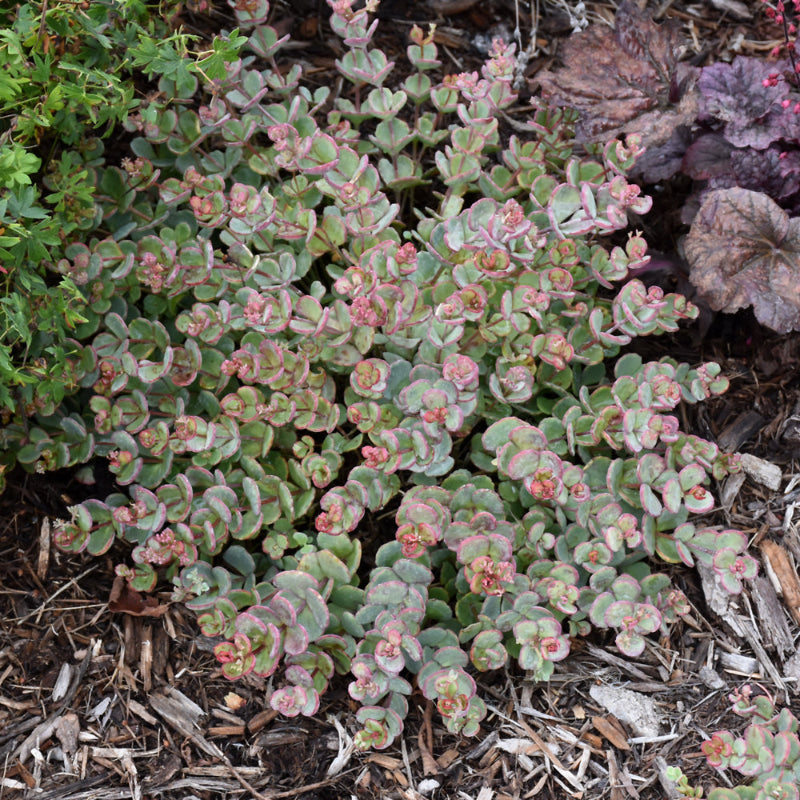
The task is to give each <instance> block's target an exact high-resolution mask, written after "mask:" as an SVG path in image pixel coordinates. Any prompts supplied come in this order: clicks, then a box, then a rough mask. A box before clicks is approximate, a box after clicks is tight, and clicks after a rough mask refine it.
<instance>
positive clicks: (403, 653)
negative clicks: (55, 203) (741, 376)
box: [3, 0, 755, 748]
mask: <svg viewBox="0 0 800 800" xmlns="http://www.w3.org/2000/svg"><path fill="white" fill-rule="evenodd" d="M330 5H331V7H332V11H333V14H332V17H331V25H332V27H333V30H334V31H335V32H336V33H337V34H339V35H340V36H341V37H342V38H343V39H344V44H345V51H344V54H343V55H342V56H341V58H339V60H338V61H337V62H336V66H337V69H338V71H339V73H340V74H341V76H342V77H343V79H345V80H346V81H347V82H349V84H350V85H351V90H350V91H349V92H344V93H342V94H340V95H338V96H331V93H330V92H329V90H328V89H327V88H326V87H321V88H317V89H316V90H314V91H311V90H310V89H308V88H306V87H305V86H304V85H303V84H302V83H301V78H302V71H301V68H300V66H299V65H298V64H293V65H292V66H291V68H290V69H288V70H286V69H282V68H279V65H278V63H277V61H276V57H277V55H278V53H279V52H280V49H281V47H282V45H283V44H285V41H286V39H285V37H284V38H281V37H279V35H278V33H277V32H276V31H275V30H274V29H273V28H272V27H271V26H270V25H268V24H267V23H266V18H267V13H268V4H267V3H266V0H260V2H259V3H257V4H254V3H248V4H246V5H245V4H240V5H235V6H234V10H235V13H236V15H237V17H238V21H239V24H240V26H241V29H243V30H246V31H248V34H247V36H246V37H244V36H241V35H239V34H238V32H233V33H231V34H230V36H229V37H228V39H227V41H226V42H223V43H222V44H220V45H219V49H220V51H222V50H225V52H229V51H230V49H231V48H232V47H236V48H241V47H244V48H245V52H247V53H248V54H247V55H244V56H243V57H242V58H241V59H222V60H220V59H218V60H216V61H210V62H209V63H208V64H207V65H206V68H205V72H206V73H207V78H206V79H205V81H204V83H203V84H202V85H200V86H198V85H197V82H196V81H195V80H194V78H193V76H191V75H190V76H189V77H190V78H191V80H189V79H185V76H183V77H182V74H181V73H180V71H175V73H174V74H173V76H172V77H162V79H161V82H160V86H161V89H162V93H161V94H160V95H158V97H157V98H156V99H154V100H152V101H151V102H150V103H149V104H144V105H143V106H142V107H141V109H140V111H139V112H138V113H137V114H135V115H133V116H131V117H130V118H129V120H128V122H127V125H128V127H129V129H130V130H131V131H132V132H134V133H138V134H139V135H138V136H137V137H136V138H135V139H134V142H133V150H134V153H135V157H134V158H130V159H126V160H125V161H124V162H123V164H122V167H121V168H119V169H117V168H113V167H111V168H108V169H107V170H106V171H105V172H104V173H103V176H102V184H101V185H102V186H103V187H104V191H105V192H106V194H107V209H106V223H105V224H106V226H107V229H108V231H109V235H108V236H107V237H105V238H97V239H94V240H92V241H91V242H89V243H75V244H73V245H72V246H71V247H70V248H69V251H68V258H66V259H64V260H63V261H62V262H61V263H60V264H59V265H58V268H59V270H60V271H61V272H62V273H63V274H64V275H68V276H69V277H70V278H71V279H72V280H73V281H74V282H75V283H76V284H77V285H80V286H82V287H83V291H84V292H85V294H86V298H87V311H86V316H87V322H85V323H83V324H82V325H80V326H79V327H78V329H77V331H76V342H80V354H81V355H80V358H77V359H74V360H73V361H71V362H70V364H69V369H70V370H72V372H73V373H74V378H75V382H76V384H78V385H80V387H82V388H81V393H80V394H79V395H76V396H75V397H74V398H71V399H68V400H67V401H66V402H65V403H63V404H62V405H60V406H57V407H56V406H55V405H53V406H52V407H47V408H43V409H41V410H40V413H39V415H38V416H37V418H36V419H35V421H34V423H33V424H30V425H29V426H28V427H25V426H23V425H22V424H11V425H9V426H7V427H6V428H5V429H4V431H3V442H4V445H5V447H6V448H8V449H10V450H13V449H17V450H18V459H19V461H20V462H21V463H23V464H25V465H27V466H28V467H29V468H31V469H53V468H57V467H63V466H68V465H73V464H80V463H84V462H88V461H90V459H92V458H102V459H106V460H107V462H108V465H109V468H110V470H111V472H112V473H113V474H114V476H115V478H116V483H117V485H118V486H119V489H120V491H118V492H115V493H114V494H112V495H110V496H109V497H106V498H105V499H104V500H100V499H96V500H90V501H88V502H86V503H83V504H81V505H80V506H78V507H76V508H75V509H74V510H73V519H72V520H71V521H70V522H66V523H64V524H62V525H61V526H60V527H59V529H58V531H57V533H56V541H57V543H58V545H59V546H60V547H62V548H64V549H66V550H69V551H74V552H80V551H87V552H89V553H91V554H94V555H99V554H101V553H104V552H106V551H107V550H108V549H109V548H110V547H111V545H112V544H113V543H114V541H116V540H119V541H123V542H127V543H129V544H130V545H132V546H133V549H132V557H131V563H129V564H126V565H120V566H119V567H118V568H117V572H118V574H119V575H124V576H125V577H126V578H127V579H128V580H129V581H130V583H131V585H132V586H133V587H134V588H135V589H138V590H140V591H149V590H151V589H152V588H153V587H154V586H155V585H156V581H157V580H158V578H159V576H165V577H166V578H168V579H169V580H171V581H172V583H173V585H174V587H175V590H174V597H175V599H176V600H182V601H185V602H186V604H187V605H188V606H189V607H190V608H192V609H194V610H196V611H197V613H198V614H199V624H200V627H201V629H202V630H203V632H204V633H205V634H207V635H209V636H216V637H221V639H220V642H219V644H218V645H217V646H216V651H215V652H216V655H217V659H218V661H219V662H220V664H221V668H222V671H223V673H224V674H225V675H226V676H228V677H229V678H232V679H234V678H238V677H240V676H242V675H245V674H252V675H256V676H261V677H268V676H271V685H272V686H273V687H274V689H273V690H272V694H271V699H270V702H271V704H272V707H273V708H275V709H277V710H278V711H280V712H281V713H282V714H285V715H288V716H292V715H296V714H306V715H308V714H314V713H315V712H316V710H317V708H318V706H319V698H320V695H321V694H322V693H323V692H324V691H325V689H326V687H327V686H328V683H329V681H330V680H331V677H332V676H333V674H334V673H335V672H338V673H340V674H349V675H350V677H351V682H350V684H349V692H350V695H351V697H352V698H353V699H354V700H356V701H357V702H358V703H360V704H361V708H360V710H359V711H358V713H357V715H356V716H357V719H358V721H359V723H360V725H361V729H360V731H359V732H358V733H357V735H356V743H357V745H358V746H359V747H364V748H366V747H370V746H372V747H377V748H382V747H386V746H388V745H389V744H390V743H391V742H392V741H393V740H394V739H395V737H397V735H398V734H399V733H400V731H401V730H402V727H403V720H404V718H405V717H406V714H407V712H408V702H409V701H408V697H409V695H410V694H411V691H412V682H413V683H414V684H415V685H416V686H417V687H418V689H419V690H420V691H421V692H422V694H423V695H424V697H426V698H428V699H429V700H430V701H431V702H433V703H435V704H436V706H437V708H438V709H439V712H440V713H441V715H442V717H443V719H444V721H445V723H446V725H447V728H448V729H449V730H450V731H452V732H454V733H463V734H465V735H470V734H474V733H475V732H476V731H477V730H478V727H479V725H480V722H481V719H482V718H483V717H484V715H485V713H486V708H485V705H484V703H483V701H482V700H481V699H480V697H479V696H478V695H477V694H476V682H475V677H474V674H475V670H478V671H483V670H491V669H497V668H499V667H501V666H503V665H504V664H506V663H507V662H508V661H509V659H510V658H511V659H514V660H516V661H518V663H519V664H520V665H521V666H522V667H523V668H524V669H525V670H528V671H529V673H530V675H531V677H532V678H534V679H537V680H545V679H547V678H548V677H549V676H550V675H551V673H552V671H553V667H554V663H555V662H557V661H559V660H561V659H563V658H565V657H566V656H567V654H568V652H569V649H570V642H571V639H572V637H575V636H581V635H585V634H587V633H588V632H590V631H591V630H592V629H593V628H599V629H602V630H608V631H610V632H611V634H612V636H613V637H615V638H616V643H617V646H618V647H619V648H620V649H621V651H622V652H623V653H625V654H627V655H630V656H635V655H637V654H639V653H641V652H642V649H643V648H644V647H645V643H646V637H647V636H648V635H649V634H651V633H653V632H656V631H660V632H666V631H667V630H668V628H669V626H670V624H671V623H673V622H674V621H675V620H676V619H678V618H679V617H680V616H681V615H684V614H686V613H687V612H688V604H687V601H686V598H685V597H684V596H683V595H682V594H681V592H680V591H678V590H676V589H674V588H673V587H672V586H671V585H670V582H669V580H668V578H667V577H666V576H664V575H661V574H650V569H649V566H648V558H659V559H661V560H663V561H666V562H669V563H680V562H683V563H684V564H687V565H690V566H691V565H693V564H694V563H695V562H696V561H701V562H704V563H707V564H709V565H711V566H712V567H713V568H714V569H715V570H716V571H717V572H718V574H719V576H720V582H721V584H722V585H723V586H725V587H726V588H727V589H728V590H729V591H731V592H734V593H735V592H738V591H739V590H740V588H741V581H742V579H746V578H748V577H751V576H752V575H753V574H754V573H755V562H754V561H753V559H752V558H751V557H750V556H748V555H746V554H745V547H746V540H745V537H744V536H743V535H742V534H741V533H739V532H737V531H719V530H716V529H711V528H708V527H704V526H702V524H700V523H698V521H697V520H694V518H693V515H695V514H700V513H704V512H707V511H710V510H711V509H712V508H713V506H714V501H713V498H712V495H711V491H710V483H711V480H712V479H720V478H723V477H724V476H725V475H727V474H729V473H730V472H733V471H736V470H737V469H738V465H737V463H736V459H735V458H734V457H732V456H728V455H724V454H721V453H720V452H719V451H718V449H717V447H716V446H715V445H713V444H711V443H709V442H706V441H704V440H702V439H700V438H698V437H696V436H691V435H687V434H685V433H683V432H681V430H680V428H679V424H678V419H677V417H676V416H675V414H674V413H673V412H674V409H675V408H676V406H677V405H678V404H679V403H681V402H690V403H694V402H698V401H701V400H703V399H704V398H706V397H708V396H709V395H711V394H716V393H719V392H722V391H724V390H725V388H726V386H727V381H726V380H725V378H724V377H722V376H721V375H720V368H719V367H718V366H717V365H716V364H704V365H700V366H696V367H690V366H689V365H687V364H679V363H676V362H674V361H673V360H671V359H669V358H664V359H662V360H661V361H658V362H649V363H644V362H643V360H642V359H641V358H640V357H639V356H637V355H633V354H630V353H628V354H626V355H623V356H621V357H618V356H619V355H620V350H621V348H623V347H624V346H625V345H627V344H629V343H630V342H631V340H632V339H633V338H634V337H637V336H643V335H649V334H659V333H662V332H664V331H674V330H675V329H676V328H677V326H678V325H679V323H680V322H681V321H682V320H684V319H691V318H693V317H694V316H695V315H696V309H695V308H694V307H693V306H692V305H691V304H690V303H689V302H687V301H686V300H685V298H683V297H681V296H678V295H674V294H664V293H663V292H662V291H660V290H659V289H657V288H651V289H648V288H646V287H645V286H644V285H643V284H642V283H641V282H640V281H639V280H635V279H634V280H627V281H626V276H627V273H628V270H629V269H630V268H636V267H640V266H642V265H644V264H645V263H646V262H647V259H648V256H647V255H646V245H645V242H644V241H643V240H642V238H641V237H640V236H639V235H637V234H631V235H630V236H629V237H628V240H627V244H626V245H625V246H624V247H622V246H618V247H613V248H612V249H610V250H608V249H606V248H605V247H604V246H603V245H602V244H601V242H600V237H601V236H602V235H604V234H608V233H611V232H614V231H620V230H623V229H624V228H625V227H626V226H627V212H628V210H629V209H633V210H635V211H636V212H637V213H644V212H646V211H647V210H648V208H649V207H650V200H649V199H648V198H646V197H644V196H643V195H642V194H641V192H640V191H639V189H638V187H636V186H635V185H632V184H630V183H629V182H628V181H627V180H626V178H625V171H626V170H628V169H630V168H631V166H632V165H633V163H634V161H635V158H636V156H637V155H638V153H639V152H640V151H639V148H638V147H637V143H636V140H635V139H632V140H631V141H630V142H629V145H628V146H627V147H626V146H623V145H622V144H621V143H620V142H619V141H611V142H609V143H608V144H607V145H606V146H605V147H602V148H601V147H590V148H589V152H588V154H587V153H585V152H584V153H582V154H579V153H578V152H577V151H576V150H575V149H574V121H575V116H574V115H573V114H571V113H567V112H563V111H559V110H550V109H547V108H546V107H544V106H540V107H539V106H537V110H536V111H535V113H534V114H533V115H532V117H531V119H530V120H529V123H528V126H527V127H528V133H527V134H526V135H524V136H517V135H514V136H511V138H510V139H509V140H508V141H505V140H504V139H503V138H501V135H500V132H499V125H498V117H499V116H500V113H501V112H502V111H503V110H504V109H507V108H508V107H509V106H511V105H512V104H513V103H514V102H515V99H516V95H515V92H514V90H513V88H512V83H513V76H514V66H515V57H514V47H513V45H507V44H505V43H503V42H501V41H497V42H495V44H494V46H493V50H492V53H491V57H490V59H489V61H488V62H487V63H486V65H485V66H484V67H483V68H482V70H481V72H480V73H478V72H474V73H468V74H461V75H454V76H448V77H445V78H444V80H443V81H441V82H439V83H436V82H434V81H433V80H432V79H431V78H430V77H429V76H428V74H427V73H428V72H429V71H430V70H432V69H434V68H436V67H439V66H440V64H439V61H438V59H437V50H436V46H435V44H434V43H433V37H432V34H431V33H427V34H426V33H424V32H423V31H422V30H420V29H418V28H414V30H413V31H412V34H411V43H410V44H409V46H408V50H407V53H408V58H409V61H410V63H411V66H412V70H411V74H410V75H409V76H408V77H407V78H406V79H405V80H403V81H402V82H401V83H400V84H399V86H398V87H396V88H394V89H391V88H389V87H388V86H386V85H385V84H386V81H387V78H388V76H389V75H390V74H391V70H392V67H393V65H392V63H390V62H389V61H388V59H387V57H386V56H385V54H384V53H382V52H381V51H380V50H378V49H377V48H375V47H374V46H373V44H372V37H373V34H374V31H375V26H376V22H375V21H374V20H373V19H372V18H371V12H372V11H374V7H375V6H376V5H377V3H374V2H373V3H369V4H367V8H365V9H361V10H355V9H354V8H353V7H352V5H351V3H350V2H349V0H335V2H334V1H333V0H331V3H330ZM216 48H217V45H216V44H215V51H216ZM209 58H210V57H209ZM198 93H199V94H198ZM196 96H199V97H200V98H201V102H200V103H197V104H195V103H194V98H195V97H196ZM164 97H170V98H176V99H175V100H174V101H171V102H169V103H166V102H165V101H164V100H163V99H159V98H164ZM401 208H405V209H406V210H405V212H404V213H401ZM612 360H613V362H612ZM611 363H613V368H612V367H611V366H609V365H610V364H611ZM85 408H89V409H90V411H89V412H85V411H84V412H81V411H80V410H79V409H85ZM367 531H369V532H370V538H371V539H372V540H375V539H377V541H378V543H379V545H380V546H379V547H378V548H377V550H376V552H374V553H370V561H371V562H372V563H374V565H375V566H374V567H373V568H372V569H371V570H370V571H368V572H367V571H366V570H365V569H363V565H362V547H363V544H362V543H363V542H364V541H365V539H366V536H365V534H366V533H367Z"/></svg>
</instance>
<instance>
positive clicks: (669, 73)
mask: <svg viewBox="0 0 800 800" xmlns="http://www.w3.org/2000/svg"><path fill="white" fill-rule="evenodd" d="M679 50H680V39H679V34H678V27H677V26H675V25H673V24H671V23H665V24H663V25H657V24H656V23H655V22H653V20H652V19H651V18H650V17H649V15H647V14H646V13H645V12H643V11H640V10H639V8H638V7H637V6H636V4H635V3H633V2H630V0H623V2H622V3H621V4H620V7H619V10H618V11H617V17H616V21H615V28H614V29H613V30H612V29H611V28H609V27H607V26H606V25H593V26H591V27H590V28H587V30H585V31H583V32H582V33H579V34H576V35H573V36H570V37H569V39H567V41H566V42H565V43H564V46H563V54H562V55H563V61H564V67H563V68H562V69H559V70H556V71H555V72H551V71H545V72H542V73H540V74H539V75H538V76H537V78H538V80H539V81H540V83H541V85H542V92H543V95H544V98H545V99H546V100H547V101H548V102H550V103H553V104H556V105H560V106H569V107H571V108H575V109H577V110H578V111H579V112H580V119H579V121H578V126H577V129H576V134H577V137H578V139H579V140H580V141H597V140H600V139H608V138H609V137H611V136H618V135H620V134H623V133H638V134H641V136H642V141H643V143H644V144H645V145H646V146H654V145H658V144H662V143H663V142H666V141H667V140H668V139H669V138H670V136H671V135H672V133H673V131H674V130H675V129H676V128H677V127H678V126H679V125H681V124H690V123H691V122H692V121H693V120H694V119H695V117H696V115H697V105H698V100H697V94H696V91H695V89H694V83H695V79H696V75H697V70H694V69H692V68H691V67H688V66H686V65H683V64H679V63H678V53H679Z"/></svg>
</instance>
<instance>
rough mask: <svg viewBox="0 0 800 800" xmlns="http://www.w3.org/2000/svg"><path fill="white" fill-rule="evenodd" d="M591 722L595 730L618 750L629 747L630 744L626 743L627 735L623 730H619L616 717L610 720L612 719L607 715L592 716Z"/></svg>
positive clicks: (628, 748)
mask: <svg viewBox="0 0 800 800" xmlns="http://www.w3.org/2000/svg"><path fill="white" fill-rule="evenodd" d="M615 723H616V724H615ZM592 724H593V725H594V727H595V729H596V730H597V732H598V733H599V734H600V735H601V736H602V737H603V738H604V739H607V740H608V741H609V742H610V743H611V744H612V745H613V746H614V747H616V748H617V749H618V750H630V749H631V746H630V745H629V744H628V737H627V736H626V735H625V732H624V731H623V730H621V726H620V724H619V722H617V720H616V719H614V720H613V721H612V719H609V718H607V717H592Z"/></svg>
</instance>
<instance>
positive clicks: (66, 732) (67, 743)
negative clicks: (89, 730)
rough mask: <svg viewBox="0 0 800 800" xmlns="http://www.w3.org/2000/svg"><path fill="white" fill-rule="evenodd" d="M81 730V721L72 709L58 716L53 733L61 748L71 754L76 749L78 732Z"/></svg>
mask: <svg viewBox="0 0 800 800" xmlns="http://www.w3.org/2000/svg"><path fill="white" fill-rule="evenodd" d="M80 732H81V723H80V720H79V719H78V715H77V714H76V713H75V712H74V711H67V713H66V714H64V716H62V717H59V718H58V720H57V722H56V725H55V728H54V733H55V735H56V736H57V737H58V741H59V742H61V749H62V750H63V751H64V752H65V753H66V754H67V755H72V754H73V753H74V752H75V751H76V750H77V749H78V734H79V733H80Z"/></svg>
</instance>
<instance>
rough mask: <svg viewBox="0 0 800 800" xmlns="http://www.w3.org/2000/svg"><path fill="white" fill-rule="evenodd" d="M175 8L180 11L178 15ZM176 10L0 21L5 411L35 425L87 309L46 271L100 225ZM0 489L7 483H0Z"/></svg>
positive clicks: (43, 9)
mask: <svg viewBox="0 0 800 800" xmlns="http://www.w3.org/2000/svg"><path fill="white" fill-rule="evenodd" d="M172 5H174V4H172ZM174 11H175V9H174V8H172V7H171V4H169V3H165V4H164V5H163V8H162V14H158V15H156V14H151V12H150V9H149V8H148V7H147V6H146V5H145V4H144V3H140V2H138V0H101V1H100V2H92V3H75V2H64V1H62V0H57V1H56V2H50V3H45V4H43V5H42V4H38V3H35V2H23V3H19V4H14V6H13V8H12V7H10V6H9V5H6V6H5V7H4V9H3V10H0V278H1V279H2V280H1V281H0V408H2V409H3V414H4V415H5V418H8V415H9V414H10V413H12V412H14V411H18V412H21V413H22V414H23V415H24V414H30V413H32V412H33V411H34V410H43V409H44V410H46V409H48V408H51V407H52V404H53V403H55V404H58V403H59V402H60V400H61V399H62V398H63V396H64V394H65V393H66V392H67V391H69V390H70V389H71V388H73V389H74V386H72V385H71V384H70V379H69V376H68V375H66V376H65V374H64V373H65V370H66V371H67V373H68V369H67V367H66V365H67V361H68V359H69V358H71V357H73V356H74V355H75V350H74V348H73V347H72V346H71V345H70V339H71V337H72V333H73V331H74V326H75V325H76V324H78V323H79V322H81V321H82V319H83V318H82V309H83V307H84V305H85V298H84V296H83V294H82V293H81V291H80V290H79V289H78V288H77V286H76V285H75V284H74V282H73V281H72V280H71V278H69V277H68V276H60V277H58V276H56V275H55V273H53V272H52V270H50V271H48V270H47V269H46V266H45V265H48V264H50V265H52V264H54V263H55V262H57V261H58V260H59V259H60V258H62V257H63V255H64V248H65V247H66V245H67V244H69V243H70V242H71V241H74V240H76V239H80V238H81V237H88V236H89V235H90V234H91V233H92V232H93V231H95V230H96V229H98V228H100V227H101V226H102V224H103V213H104V208H103V202H102V200H101V198H102V196H103V194H104V191H105V187H103V186H102V185H99V184H97V175H98V172H97V170H98V169H100V170H101V171H102V167H103V166H104V165H105V163H106V141H107V138H108V136H109V135H110V134H111V133H112V131H114V130H115V128H116V129H119V126H120V125H121V123H122V120H123V119H125V118H126V116H127V115H128V113H129V112H130V111H132V109H134V108H135V107H136V105H137V104H138V100H136V99H135V92H136V64H137V63H138V61H139V60H141V59H142V58H144V59H146V60H147V59H152V58H154V57H157V55H158V53H159V52H160V48H161V47H162V44H161V42H163V41H164V40H169V41H171V43H172V47H170V52H172V53H174V52H175V46H174V45H176V44H177V45H179V46H180V47H182V48H183V49H185V48H186V46H187V43H188V41H189V37H186V36H183V35H180V34H172V33H171V27H172V26H171V21H170V20H171V17H172V16H173V14H174ZM0 480H2V476H1V475H0Z"/></svg>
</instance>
